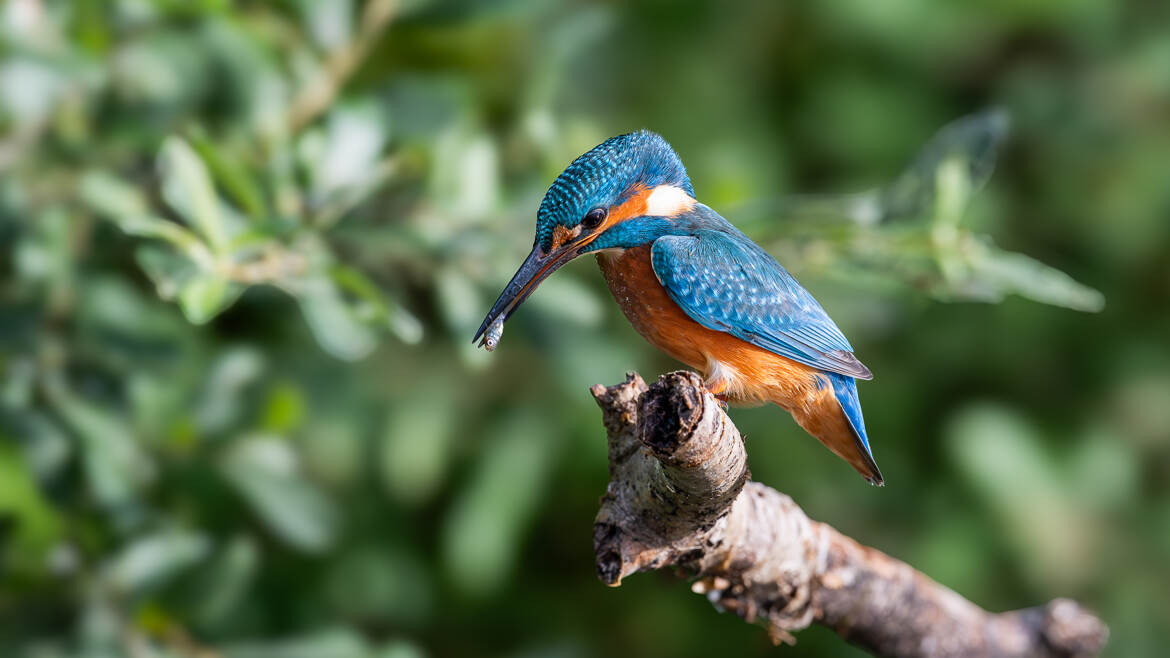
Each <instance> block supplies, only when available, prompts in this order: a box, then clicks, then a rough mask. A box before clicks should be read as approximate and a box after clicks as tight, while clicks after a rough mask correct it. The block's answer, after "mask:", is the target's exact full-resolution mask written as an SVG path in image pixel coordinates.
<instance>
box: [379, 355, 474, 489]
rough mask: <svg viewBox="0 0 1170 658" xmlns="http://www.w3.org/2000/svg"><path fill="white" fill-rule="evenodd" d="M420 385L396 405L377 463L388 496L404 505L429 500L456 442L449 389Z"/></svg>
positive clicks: (426, 383) (424, 382)
mask: <svg viewBox="0 0 1170 658" xmlns="http://www.w3.org/2000/svg"><path fill="white" fill-rule="evenodd" d="M446 381H447V380H445V379H439V380H434V379H430V380H422V378H419V383H418V384H417V385H416V386H415V387H414V390H413V391H411V392H410V393H409V394H408V397H407V398H406V399H404V400H402V402H401V404H398V405H395V407H393V409H392V410H391V411H390V413H389V414H388V415H387V418H386V425H385V427H384V428H383V430H382V436H381V445H380V452H379V460H378V463H379V465H380V467H381V468H380V471H381V476H382V484H383V486H384V487H385V488H386V490H387V492H389V494H390V495H391V496H393V497H394V498H395V499H397V500H398V501H401V502H402V503H404V504H406V505H418V504H420V503H424V502H426V501H428V500H430V499H431V497H432V496H434V495H435V494H436V493H437V492H438V491H439V489H440V487H441V486H442V484H443V479H444V477H445V475H446V469H447V464H448V460H449V459H450V458H451V450H452V448H453V447H454V442H455V434H454V432H455V428H454V423H455V420H456V418H455V414H453V413H452V411H453V410H454V408H455V404H454V402H455V401H454V400H452V399H451V398H452V396H451V391H450V389H449V387H441V386H438V385H437V383H436V382H442V383H446Z"/></svg>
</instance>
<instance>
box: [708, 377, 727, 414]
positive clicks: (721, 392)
mask: <svg viewBox="0 0 1170 658" xmlns="http://www.w3.org/2000/svg"><path fill="white" fill-rule="evenodd" d="M706 385H707V391H708V392H709V393H711V395H713V396H715V401H716V402H718V403H719V406H721V407H723V408H724V409H727V380H724V379H720V380H717V381H713V382H707V384H706Z"/></svg>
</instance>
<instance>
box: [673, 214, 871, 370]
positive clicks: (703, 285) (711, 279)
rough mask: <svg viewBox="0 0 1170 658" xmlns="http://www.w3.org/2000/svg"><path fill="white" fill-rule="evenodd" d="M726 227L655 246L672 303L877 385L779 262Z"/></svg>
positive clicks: (714, 325) (702, 320) (771, 347)
mask: <svg viewBox="0 0 1170 658" xmlns="http://www.w3.org/2000/svg"><path fill="white" fill-rule="evenodd" d="M711 214H714V213H711ZM719 219H722V218H719ZM724 224H726V227H721V229H722V230H720V229H716V228H699V229H697V230H694V231H692V232H690V234H689V235H666V236H663V237H660V238H658V239H657V240H655V241H654V244H653V246H652V247H651V251H650V254H651V263H652V266H653V268H654V273H655V274H656V275H657V276H658V280H659V281H661V282H662V285H663V287H665V288H666V291H667V293H668V294H669V295H670V297H671V299H673V300H674V301H675V303H677V304H678V305H679V306H680V307H682V309H683V311H684V312H686V314H687V315H688V316H690V317H691V319H693V320H695V321H696V322H698V323H699V324H701V325H703V326H704V327H707V328H708V329H714V330H716V331H723V332H726V333H729V334H731V335H732V336H735V337H736V338H739V339H741V340H745V341H747V342H749V343H751V344H753V345H755V346H757V347H762V348H764V349H766V350H768V351H770V352H774V353H776V354H779V355H780V356H783V357H787V358H789V359H792V360H793V361H798V362H800V363H803V364H805V365H808V366H812V367H814V368H818V369H820V370H825V371H828V372H832V373H838V374H841V375H845V376H848V377H856V378H858V379H872V378H873V375H872V374H870V372H869V369H868V368H866V367H865V366H864V365H863V364H862V363H861V362H860V361H858V360H857V358H856V357H855V356H853V346H851V345H850V344H849V341H848V340H846V338H845V336H844V335H843V334H842V333H841V330H840V329H838V328H837V325H835V324H833V321H832V320H831V319H830V318H829V316H828V314H827V313H825V311H824V309H822V308H821V305H820V304H818V303H817V300H815V299H813V296H812V295H810V294H809V293H808V291H806V290H805V289H804V288H802V287H801V286H800V284H799V283H797V282H796V279H794V278H792V275H790V274H789V273H788V271H787V270H785V269H784V267H783V266H782V265H780V263H778V262H776V259H774V258H772V256H770V255H769V254H768V253H767V252H766V251H764V250H763V249H761V248H760V247H759V246H758V245H756V244H755V243H754V242H752V241H751V240H750V239H749V238H748V237H747V236H746V235H744V234H743V233H740V232H739V231H738V230H737V229H735V227H733V226H731V224H727V223H726V222H724Z"/></svg>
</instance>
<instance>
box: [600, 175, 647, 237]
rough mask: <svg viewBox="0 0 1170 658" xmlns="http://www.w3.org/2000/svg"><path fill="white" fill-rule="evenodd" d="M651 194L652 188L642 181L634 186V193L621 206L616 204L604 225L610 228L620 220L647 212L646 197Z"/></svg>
mask: <svg viewBox="0 0 1170 658" xmlns="http://www.w3.org/2000/svg"><path fill="white" fill-rule="evenodd" d="M649 196H650V190H649V189H648V188H647V187H646V186H645V185H642V184H641V183H639V184H637V185H635V186H634V188H633V194H632V195H630V198H628V199H626V201H625V202H624V203H622V204H621V205H620V206H614V207H613V208H611V209H610V211H609V217H606V220H605V224H604V227H605V228H609V227H610V226H613V225H614V224H617V223H618V222H622V221H625V220H627V219H630V218H632V217H641V216H642V215H644V214H646V199H647V198H649Z"/></svg>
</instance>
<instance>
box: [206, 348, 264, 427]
mask: <svg viewBox="0 0 1170 658" xmlns="http://www.w3.org/2000/svg"><path fill="white" fill-rule="evenodd" d="M265 369H266V363H265V361H264V356H263V354H261V352H260V351H259V350H257V349H256V348H255V347H252V346H232V347H224V348H222V349H221V350H220V351H219V353H218V354H217V355H216V356H215V359H214V360H213V361H212V362H211V363H210V364H208V365H207V367H206V372H207V377H206V380H205V381H204V383H203V391H202V394H201V395H200V397H199V401H198V402H197V403H196V405H195V409H194V415H195V419H196V422H197V423H198V424H199V427H200V429H202V430H203V431H204V432H208V433H217V432H223V431H226V430H227V429H228V428H230V427H232V426H233V425H235V424H237V423H239V422H240V419H241V416H242V415H243V413H244V409H245V403H246V401H247V394H248V389H249V387H250V386H252V385H253V384H255V383H256V381H257V380H259V379H260V377H261V376H262V375H263V374H264V372H265Z"/></svg>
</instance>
